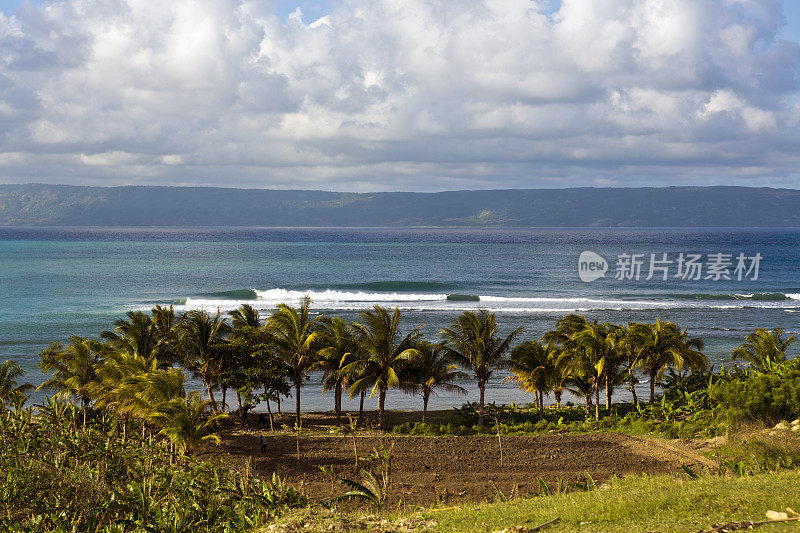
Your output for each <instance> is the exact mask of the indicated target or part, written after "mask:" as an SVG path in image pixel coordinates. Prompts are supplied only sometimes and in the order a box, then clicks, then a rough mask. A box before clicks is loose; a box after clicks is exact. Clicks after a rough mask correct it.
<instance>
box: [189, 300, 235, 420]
mask: <svg viewBox="0 0 800 533" xmlns="http://www.w3.org/2000/svg"><path fill="white" fill-rule="evenodd" d="M177 328H178V332H177V334H178V342H179V345H180V351H181V360H182V361H183V366H184V368H186V369H187V370H189V371H191V372H192V374H193V375H194V376H195V377H197V378H200V379H201V380H202V381H203V385H205V387H206V393H207V394H208V399H209V400H210V401H211V402H212V405H214V406H216V405H217V404H216V400H215V399H214V388H215V387H216V386H217V381H218V378H219V374H220V368H219V367H220V361H219V355H220V353H221V351H222V348H223V341H224V339H225V337H227V335H228V334H229V333H230V326H229V325H228V324H227V322H225V319H224V318H222V317H221V316H220V313H219V311H217V313H216V314H215V315H214V316H211V314H209V313H208V311H199V310H197V311H188V312H187V313H185V314H184V315H183V316H182V317H181V320H180V323H179V324H178V326H177Z"/></svg>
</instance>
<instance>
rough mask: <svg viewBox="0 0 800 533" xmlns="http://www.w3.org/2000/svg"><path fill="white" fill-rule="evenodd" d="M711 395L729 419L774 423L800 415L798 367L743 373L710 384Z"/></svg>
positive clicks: (799, 371)
mask: <svg viewBox="0 0 800 533" xmlns="http://www.w3.org/2000/svg"><path fill="white" fill-rule="evenodd" d="M711 397H712V398H713V399H714V400H715V401H716V402H717V403H718V404H719V408H720V410H721V411H722V412H723V413H724V414H725V415H727V417H728V419H729V420H731V421H760V422H763V423H765V424H773V423H775V422H776V421H777V420H785V419H790V418H795V417H798V416H800V370H797V369H794V368H792V369H790V370H788V371H786V372H785V373H782V374H780V373H761V372H747V373H742V375H741V376H739V377H737V379H733V380H730V381H722V382H720V383H717V384H716V385H715V386H713V387H712V388H711Z"/></svg>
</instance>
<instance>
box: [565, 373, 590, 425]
mask: <svg viewBox="0 0 800 533" xmlns="http://www.w3.org/2000/svg"><path fill="white" fill-rule="evenodd" d="M564 388H565V389H566V390H568V391H569V392H571V393H572V394H574V395H575V396H577V397H579V398H583V400H584V402H585V403H586V414H587V415H588V414H589V412H590V411H591V409H592V403H594V402H592V395H593V394H594V382H592V381H590V380H589V379H587V378H586V377H585V376H581V375H579V374H566V379H565V380H564Z"/></svg>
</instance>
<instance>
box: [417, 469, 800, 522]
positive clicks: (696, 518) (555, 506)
mask: <svg viewBox="0 0 800 533" xmlns="http://www.w3.org/2000/svg"><path fill="white" fill-rule="evenodd" d="M798 487H800V472H798V471H785V472H781V473H769V474H759V475H755V476H743V477H738V478H735V477H731V476H707V477H701V478H699V479H696V480H690V479H688V478H687V477H671V476H658V477H651V476H634V477H626V478H622V479H614V480H612V482H611V483H610V488H608V489H607V490H595V491H590V492H571V493H566V494H554V495H552V496H543V497H536V498H530V499H519V500H513V501H510V502H506V503H484V504H475V505H464V506H459V507H455V508H447V509H442V510H432V511H428V512H426V513H423V515H422V518H423V519H431V520H435V521H436V526H435V527H434V530H436V531H495V530H500V529H504V528H509V527H513V526H523V527H533V526H536V525H539V524H543V523H545V522H547V521H549V520H552V519H553V518H556V517H558V518H560V521H559V522H558V523H557V524H555V525H553V526H550V527H548V528H547V531H587V532H592V531H699V530H702V529H704V528H708V527H709V526H710V525H711V524H719V523H725V522H729V521H734V520H736V521H744V520H752V521H757V520H764V519H765V512H766V511H768V510H774V511H785V510H786V507H791V508H793V509H795V510H798V509H800V491H798V490H797V489H798ZM799 529H800V526H798V524H797V523H788V524H776V525H769V526H765V527H764V531H768V532H770V533H773V532H779V531H793V532H796V531H798V530H799Z"/></svg>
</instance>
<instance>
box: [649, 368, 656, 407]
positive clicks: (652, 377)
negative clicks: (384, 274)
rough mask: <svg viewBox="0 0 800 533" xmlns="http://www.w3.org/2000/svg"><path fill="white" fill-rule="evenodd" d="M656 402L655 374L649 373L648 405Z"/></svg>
mask: <svg viewBox="0 0 800 533" xmlns="http://www.w3.org/2000/svg"><path fill="white" fill-rule="evenodd" d="M655 401H656V372H650V403H654V402H655Z"/></svg>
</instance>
